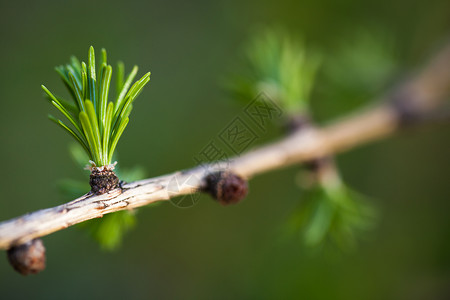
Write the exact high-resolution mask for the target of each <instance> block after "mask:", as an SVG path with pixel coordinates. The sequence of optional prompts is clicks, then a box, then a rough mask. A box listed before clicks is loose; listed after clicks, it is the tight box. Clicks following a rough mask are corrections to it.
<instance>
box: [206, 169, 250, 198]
mask: <svg viewBox="0 0 450 300" xmlns="http://www.w3.org/2000/svg"><path fill="white" fill-rule="evenodd" d="M205 180H206V188H205V191H206V192H208V193H210V194H211V196H213V198H214V199H216V200H217V201H219V203H220V204H222V205H228V204H236V203H238V202H240V201H241V200H242V199H244V198H245V196H247V193H248V184H247V181H246V180H245V179H243V178H242V177H240V176H238V175H236V174H234V173H232V172H230V171H220V172H215V173H212V174H209V175H208V176H206V178H205Z"/></svg>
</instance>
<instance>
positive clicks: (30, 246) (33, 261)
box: [7, 239, 45, 275]
mask: <svg viewBox="0 0 450 300" xmlns="http://www.w3.org/2000/svg"><path fill="white" fill-rule="evenodd" d="M7 255H8V260H9V263H10V264H11V266H12V267H13V268H14V269H15V270H16V271H17V272H19V273H20V274H22V275H28V274H37V273H39V272H41V271H43V270H44V269H45V247H44V244H43V243H42V240H41V239H34V240H31V241H29V242H26V243H25V244H22V245H19V246H14V247H11V248H10V249H9V250H8V251H7Z"/></svg>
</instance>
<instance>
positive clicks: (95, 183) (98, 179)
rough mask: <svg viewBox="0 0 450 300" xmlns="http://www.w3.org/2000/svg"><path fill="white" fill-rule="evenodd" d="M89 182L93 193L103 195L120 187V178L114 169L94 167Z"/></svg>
mask: <svg viewBox="0 0 450 300" xmlns="http://www.w3.org/2000/svg"><path fill="white" fill-rule="evenodd" d="M89 184H90V185H91V192H92V193H94V194H97V195H101V194H105V193H107V192H109V191H111V190H113V189H115V188H117V187H119V178H118V177H117V176H116V173H114V171H111V170H101V171H100V170H97V169H93V170H92V171H91V176H90V180H89Z"/></svg>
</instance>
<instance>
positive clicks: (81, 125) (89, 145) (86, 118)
mask: <svg viewBox="0 0 450 300" xmlns="http://www.w3.org/2000/svg"><path fill="white" fill-rule="evenodd" d="M137 70H138V67H137V66H134V68H133V70H132V71H131V73H130V74H129V75H128V76H127V78H126V80H125V81H124V65H123V63H121V62H119V63H118V67H117V75H116V97H115V100H114V101H109V102H108V94H109V88H110V83H111V77H112V67H111V66H110V65H108V64H107V55H106V50H105V49H102V55H101V59H100V65H99V66H96V63H95V53H94V48H93V47H92V46H91V47H90V48H89V58H88V64H87V65H86V63H84V62H82V63H80V62H79V61H78V59H77V58H76V57H71V59H70V63H69V64H67V65H65V66H59V67H56V71H57V72H58V74H59V75H60V77H61V79H62V80H63V82H64V84H65V85H66V87H67V88H68V90H69V92H70V94H71V96H72V98H73V103H71V102H69V101H66V100H64V99H62V98H60V97H56V96H55V95H53V94H52V93H51V92H50V91H49V90H48V89H47V88H46V87H45V86H44V85H42V89H43V90H44V92H45V93H46V96H47V98H48V100H49V101H50V103H51V104H52V105H53V106H55V107H56V108H57V109H58V110H59V111H60V112H61V113H62V114H63V115H64V116H65V117H66V119H67V121H68V122H69V123H68V124H69V125H67V124H66V123H64V122H63V121H61V120H59V119H58V118H55V117H54V116H52V115H49V118H50V120H52V121H53V122H55V123H56V124H58V125H59V126H61V127H62V128H63V129H64V130H66V131H67V132H68V133H69V134H70V135H71V136H72V137H73V138H75V140H76V141H77V142H78V143H79V144H80V145H81V146H82V147H83V149H84V150H85V151H86V153H87V154H88V156H89V159H90V160H91V161H93V162H94V163H95V165H96V166H106V165H109V164H111V161H112V156H113V154H114V150H115V148H116V146H117V143H118V141H119V138H120V136H121V135H122V133H123V131H124V130H125V127H126V126H127V124H128V121H129V115H130V113H131V110H132V107H133V106H132V103H133V102H134V100H135V99H136V97H137V96H138V95H139V94H140V92H141V91H142V88H143V87H144V86H145V84H146V83H147V82H148V81H149V80H150V72H148V73H147V74H145V75H144V76H143V77H142V78H141V79H139V80H138V81H136V82H135V83H134V84H133V85H131V83H132V82H133V80H134V77H135V76H136V73H137ZM130 86H131V87H130Z"/></svg>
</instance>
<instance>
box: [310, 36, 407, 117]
mask: <svg viewBox="0 0 450 300" xmlns="http://www.w3.org/2000/svg"><path fill="white" fill-rule="evenodd" d="M398 61H399V58H398V54H397V50H396V46H395V42H394V39H393V38H392V37H391V36H390V35H389V34H388V33H386V32H383V31H380V30H378V31H377V30H371V31H369V30H361V31H358V32H357V33H355V34H353V35H350V36H349V37H345V36H344V37H342V38H341V39H340V40H339V43H338V45H337V46H336V47H333V48H332V49H331V50H330V52H329V53H327V55H326V56H325V60H324V65H323V68H322V71H323V72H322V74H321V75H322V76H320V80H321V85H320V88H319V89H318V90H317V91H318V93H317V96H318V97H319V98H320V99H321V101H320V102H319V101H318V102H317V103H315V104H317V105H324V106H326V107H325V108H326V109H327V111H329V113H327V114H326V116H325V117H326V118H330V117H336V116H339V115H340V114H343V113H347V112H348V111H351V110H353V109H355V108H357V107H359V106H361V105H363V104H367V102H368V101H370V100H373V99H374V98H375V97H377V96H379V93H381V92H383V91H385V90H386V89H389V86H388V85H389V83H392V82H395V76H397V75H398V73H399V63H398Z"/></svg>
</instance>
